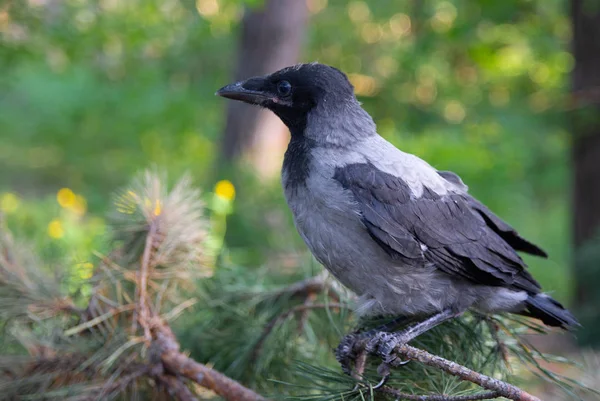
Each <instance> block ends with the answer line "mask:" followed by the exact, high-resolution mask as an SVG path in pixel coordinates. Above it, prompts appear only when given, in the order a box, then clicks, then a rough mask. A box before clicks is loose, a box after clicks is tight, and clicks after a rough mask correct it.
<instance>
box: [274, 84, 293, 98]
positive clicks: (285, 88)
mask: <svg viewBox="0 0 600 401" xmlns="http://www.w3.org/2000/svg"><path fill="white" fill-rule="evenodd" d="M277 92H279V94H280V95H281V96H289V95H290V93H292V85H291V84H290V83H289V82H288V81H279V82H278V83H277Z"/></svg>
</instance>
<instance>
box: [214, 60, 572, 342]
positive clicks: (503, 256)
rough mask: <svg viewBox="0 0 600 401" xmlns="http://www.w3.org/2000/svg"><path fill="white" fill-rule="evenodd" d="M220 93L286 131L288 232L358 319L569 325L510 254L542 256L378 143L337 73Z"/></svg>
mask: <svg viewBox="0 0 600 401" xmlns="http://www.w3.org/2000/svg"><path fill="white" fill-rule="evenodd" d="M217 94H218V95H221V96H224V97H228V98H231V99H235V100H241V101H244V102H247V103H251V104H256V105H259V106H262V107H265V108H268V109H270V110H272V111H273V112H274V113H275V114H277V115H278V116H279V117H280V118H281V120H282V121H283V122H284V123H285V124H286V125H287V126H288V127H289V129H290V131H291V140H290V144H289V147H288V149H287V152H286V154H285V158H284V163H283V170H282V184H283V187H284V191H285V197H286V200H287V202H288V205H289V207H290V209H291V211H292V213H293V216H294V221H295V224H296V227H297V229H298V231H299V233H300V235H301V236H302V238H303V239H304V241H305V242H306V244H307V245H308V247H309V248H310V250H311V251H312V253H313V254H314V256H315V257H316V258H317V260H319V262H321V263H322V264H323V265H324V266H325V267H326V268H327V269H328V270H329V271H330V272H331V273H332V274H333V275H334V276H335V277H336V278H337V279H338V280H339V281H340V282H342V283H343V284H344V285H345V286H347V287H348V288H350V289H351V290H352V291H354V292H355V293H356V294H358V295H359V302H358V305H357V311H358V312H359V313H361V314H376V315H381V314H389V315H398V316H423V317H426V316H431V315H436V314H442V313H443V319H438V320H440V321H441V320H444V319H446V318H450V317H452V316H456V315H458V314H460V313H462V312H464V311H466V310H468V309H474V310H477V311H479V312H483V313H494V312H512V313H518V314H523V315H527V316H531V317H534V318H537V319H540V320H541V321H542V322H544V323H545V324H547V325H549V326H558V327H562V328H571V327H573V326H576V325H577V322H576V320H575V318H574V317H573V316H572V315H571V313H570V312H569V311H567V310H566V309H565V308H564V307H563V306H562V305H561V304H560V303H558V302H557V301H555V300H554V299H552V298H551V297H550V296H548V295H546V294H544V293H542V290H541V287H540V285H539V284H538V282H537V281H536V280H535V279H534V278H533V277H532V276H531V274H530V273H529V272H528V271H527V268H526V265H525V263H524V261H523V260H522V259H521V257H520V256H519V255H518V253H517V252H525V253H529V254H532V255H537V256H542V257H546V253H545V252H544V251H543V250H542V249H540V248H539V247H538V246H536V245H534V244H532V243H531V242H529V241H527V240H526V239H524V238H523V237H521V236H520V235H519V234H518V233H517V231H515V229H513V228H512V227H511V226H509V225H508V224H507V223H505V222H504V221H502V220H501V219H500V218H499V217H497V216H496V215H495V214H494V213H492V212H491V211H490V210H489V209H488V208H487V207H486V206H485V205H483V204H482V203H481V202H479V201H477V200H476V199H475V198H473V197H472V196H471V195H469V193H468V188H467V186H466V185H465V184H464V183H463V182H462V180H461V179H460V178H459V177H458V176H457V175H456V174H454V173H452V172H449V171H438V170H436V169H435V168H433V167H432V166H430V165H429V164H428V163H426V162H425V161H423V160H421V159H420V158H418V157H416V156H414V155H411V154H408V153H404V152H402V151H401V150H399V149H397V148H396V147H394V146H393V145H392V144H390V143H389V142H387V141H386V140H385V139H384V138H382V137H381V136H379V135H378V134H377V131H376V127H375V124H374V122H373V120H372V118H371V117H370V116H369V114H368V113H367V112H366V111H365V110H364V109H363V108H362V107H361V106H360V103H359V102H358V101H357V99H356V97H355V95H354V90H353V87H352V85H351V84H350V82H349V80H348V78H347V77H346V75H345V74H344V73H342V72H341V71H339V70H337V69H335V68H333V67H329V66H326V65H323V64H318V63H312V64H300V65H296V66H293V67H288V68H285V69H283V70H280V71H277V72H275V73H273V74H271V75H267V76H263V77H255V78H251V79H248V80H246V81H243V82H238V83H235V84H232V85H228V86H225V87H224V88H222V89H220V90H219V91H218V92H217ZM440 316H442V315H440ZM437 323H439V321H437V320H436V322H435V324H437ZM432 324H433V323H432ZM427 328H428V327H427ZM424 330H425V329H424ZM424 330H421V331H420V332H422V331H424Z"/></svg>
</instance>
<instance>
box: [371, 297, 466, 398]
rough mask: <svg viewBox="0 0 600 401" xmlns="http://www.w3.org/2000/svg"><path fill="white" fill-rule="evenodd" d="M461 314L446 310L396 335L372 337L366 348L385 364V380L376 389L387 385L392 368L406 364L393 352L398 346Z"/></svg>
mask: <svg viewBox="0 0 600 401" xmlns="http://www.w3.org/2000/svg"><path fill="white" fill-rule="evenodd" d="M461 314H462V312H459V313H457V312H456V311H455V310H452V309H446V310H443V311H442V312H440V313H437V314H435V315H433V316H431V317H429V318H427V319H425V320H423V321H422V322H420V323H416V324H414V325H412V326H409V327H407V328H406V329H404V330H402V331H398V332H395V333H390V332H385V331H380V332H377V333H376V334H375V335H374V336H373V337H371V339H370V340H369V341H368V343H367V345H366V347H365V350H366V351H367V352H369V353H375V354H377V355H379V356H380V357H381V358H382V359H383V364H382V366H380V369H379V371H380V373H381V374H382V376H383V379H382V380H381V382H380V383H379V384H378V385H377V386H376V387H380V386H382V385H383V384H384V383H385V381H386V380H387V377H388V376H389V367H390V366H398V365H402V364H403V363H405V362H403V361H401V360H399V358H398V357H397V356H396V355H394V354H393V351H394V349H395V348H396V347H397V346H399V345H402V344H406V343H408V342H409V341H411V340H413V339H414V338H415V337H418V336H419V335H421V334H423V333H425V332H426V331H429V330H431V329H432V328H434V327H436V326H438V325H439V324H441V323H443V322H445V321H447V320H450V319H453V318H455V317H457V316H460V315H461Z"/></svg>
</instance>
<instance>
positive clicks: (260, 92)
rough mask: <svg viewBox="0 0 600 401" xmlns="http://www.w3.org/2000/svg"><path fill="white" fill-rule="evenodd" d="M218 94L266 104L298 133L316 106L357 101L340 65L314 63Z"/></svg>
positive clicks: (246, 81)
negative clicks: (331, 65)
mask: <svg viewBox="0 0 600 401" xmlns="http://www.w3.org/2000/svg"><path fill="white" fill-rule="evenodd" d="M216 94H217V95H219V96H223V97H226V98H229V99H234V100H241V101H243V102H246V103H250V104H255V105H259V106H262V107H265V108H267V109H269V110H271V111H273V112H274V113H275V114H277V116H279V118H281V120H282V121H283V122H284V123H285V124H286V125H287V126H288V127H289V128H290V130H291V131H292V132H294V131H299V130H303V129H304V127H305V126H306V121H307V118H308V115H309V113H310V112H311V110H313V109H314V108H315V107H317V106H322V107H337V106H339V105H343V104H345V103H347V102H348V101H349V100H353V99H354V88H353V87H352V84H350V81H348V78H347V77H346V75H345V74H344V73H343V72H341V71H340V70H338V69H337V68H334V67H329V66H327V65H324V64H318V63H311V64H298V65H295V66H292V67H287V68H284V69H282V70H279V71H277V72H274V73H273V74H270V75H266V76H263V77H254V78H250V79H247V80H245V81H240V82H236V83H234V84H231V85H227V86H225V87H223V88H221V89H219V90H218V91H217V93H216Z"/></svg>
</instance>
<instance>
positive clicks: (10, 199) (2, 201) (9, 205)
mask: <svg viewBox="0 0 600 401" xmlns="http://www.w3.org/2000/svg"><path fill="white" fill-rule="evenodd" d="M20 203H21V200H20V199H19V198H18V197H17V195H15V194H13V193H10V192H7V193H5V194H2V196H0V210H1V211H3V212H4V213H6V214H10V213H12V212H14V211H15V210H17V208H18V207H19V204H20Z"/></svg>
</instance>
